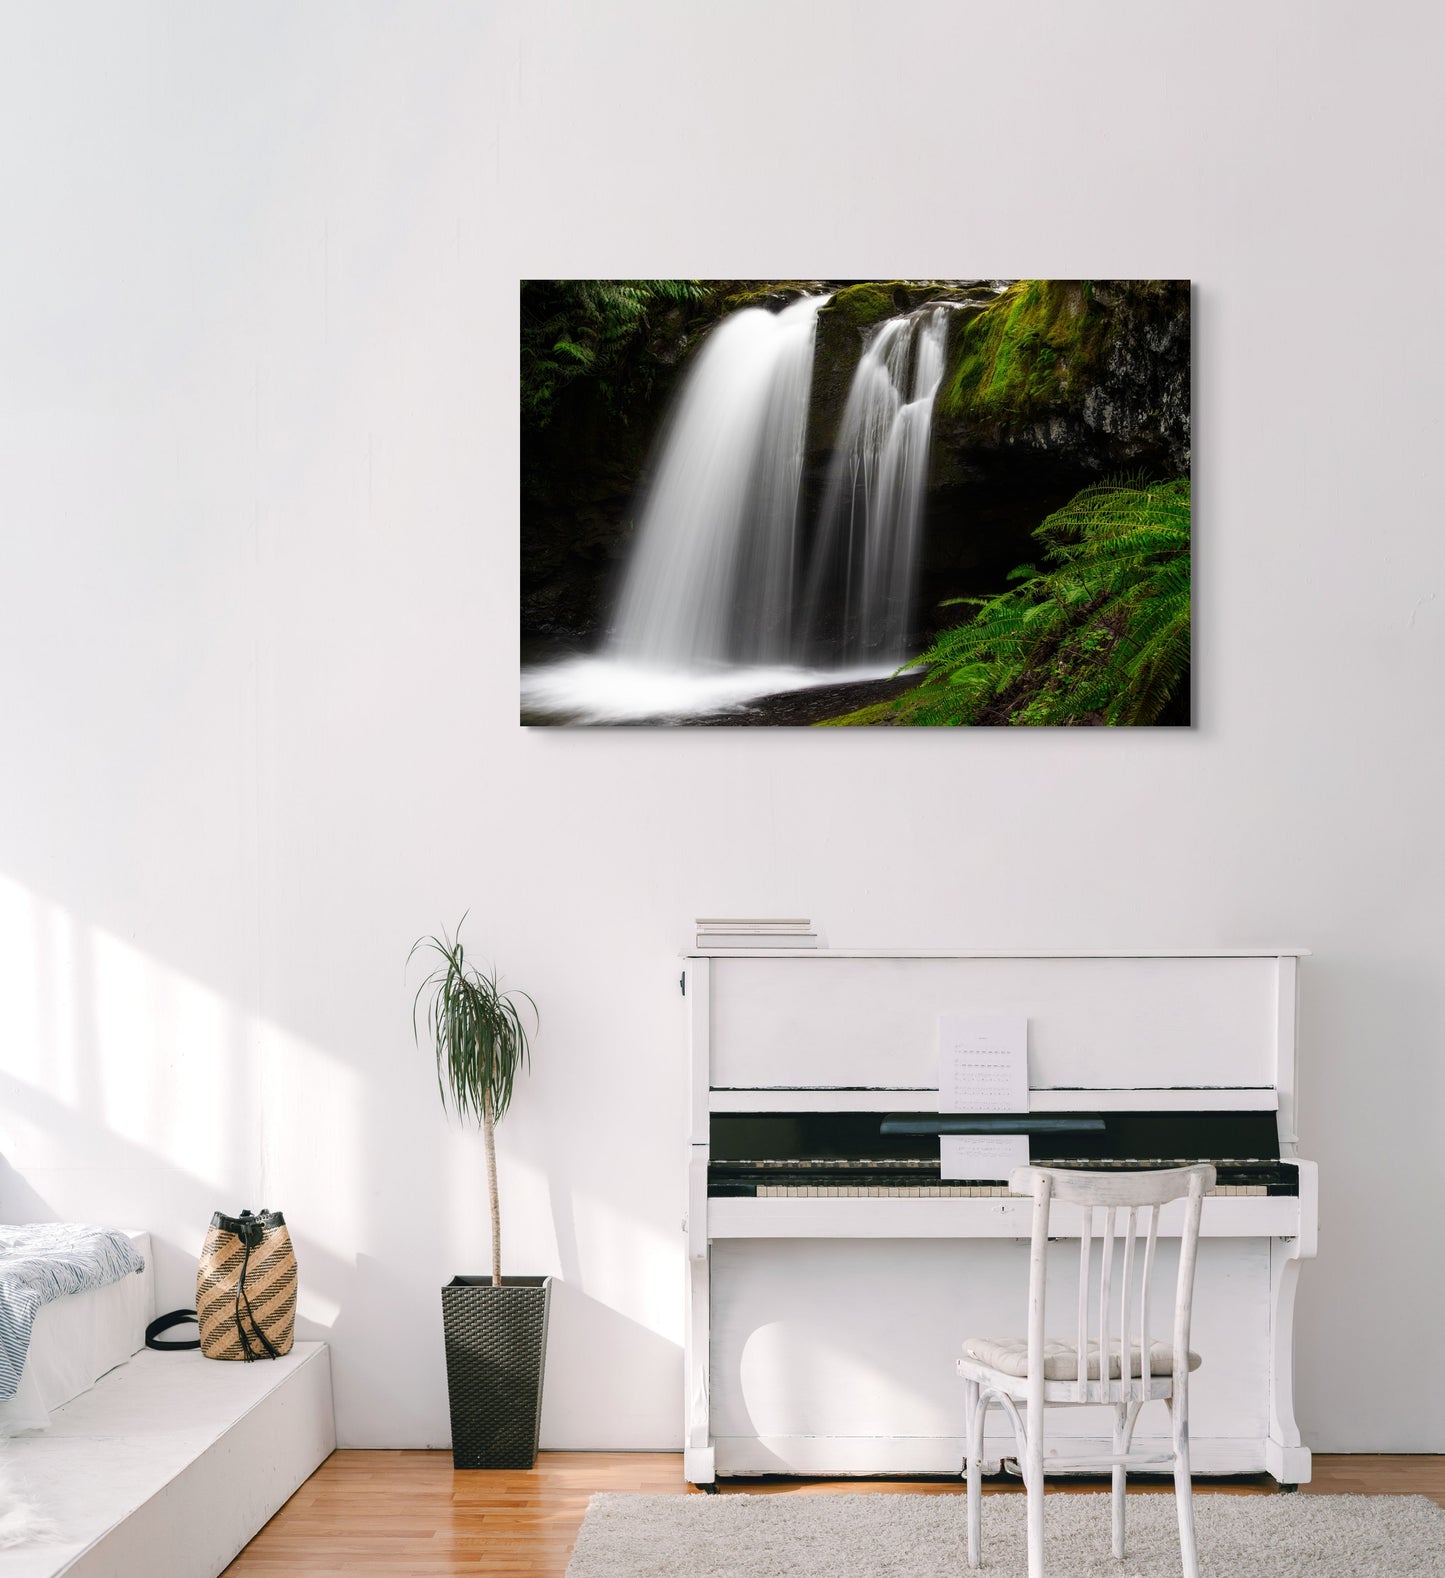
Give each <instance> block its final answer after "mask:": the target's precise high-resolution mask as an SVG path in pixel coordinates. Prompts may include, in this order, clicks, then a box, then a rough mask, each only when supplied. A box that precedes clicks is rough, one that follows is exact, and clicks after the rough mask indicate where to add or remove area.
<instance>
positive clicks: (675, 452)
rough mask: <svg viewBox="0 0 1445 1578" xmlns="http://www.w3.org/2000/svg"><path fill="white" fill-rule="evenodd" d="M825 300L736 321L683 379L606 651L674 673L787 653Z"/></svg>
mask: <svg viewBox="0 0 1445 1578" xmlns="http://www.w3.org/2000/svg"><path fill="white" fill-rule="evenodd" d="M826 300H827V297H826V296H812V297H805V298H803V299H802V300H800V301H795V302H794V303H793V304H792V305H791V306H789V307H785V308H784V309H783V310H782V311H781V312H767V311H765V310H763V309H762V308H760V307H753V308H746V309H745V310H743V311H742V312H736V313H733V314H732V316H730V317H728V318H726V319H724V321H723V322H722V323H721V324H720V325H719V326H718V327H717V328H716V329H715V330H714V331H713V333H712V334H711V335H710V336H709V338H708V341H707V343H706V344H705V345H704V346H703V348H702V351H701V352H700V354H699V356H698V359H697V365H696V366H695V367H694V368H693V370H692V371H691V373H690V374H689V375H688V379H687V382H686V384H685V386H684V388H683V392H682V399H681V403H680V405H679V406H678V409H677V412H676V414H675V416H674V418H673V421H672V424H671V427H670V430H669V432H668V434H667V437H666V441H665V443H664V445H663V448H662V454H661V459H660V461H659V463H658V468H657V476H656V479H655V481H654V483H653V485H652V489H651V491H650V493H649V496H648V499H647V504H646V508H645V509H644V511H643V515H642V522H641V525H640V527H639V529H638V537H637V542H636V545H635V547H634V548H633V552H632V560H631V563H630V565H629V566H628V570H627V576H626V579H625V581H624V583H623V587H622V593H621V597H620V598H619V601H618V605H617V612H616V616H615V620H614V624H613V631H612V636H611V639H610V642H609V646H608V651H609V653H610V654H611V655H612V656H614V657H616V658H620V659H623V660H626V661H629V662H632V663H637V664H642V665H645V666H656V667H666V668H668V669H671V670H673V671H674V672H675V671H677V670H679V669H681V670H683V671H686V672H698V671H707V670H711V669H715V667H716V666H717V665H719V664H727V665H730V666H737V665H752V664H755V665H778V664H782V663H786V662H787V661H788V660H789V659H790V658H791V656H792V654H793V648H794V631H793V605H794V586H793V574H794V565H795V563H796V559H797V532H798V492H799V484H800V482H801V480H802V471H803V440H804V434H805V430H806V427H807V420H808V399H809V395H810V393H811V391H812V384H813V340H814V332H815V330H816V327H817V320H818V309H819V308H820V307H821V306H822V305H823V303H824V302H825V301H826Z"/></svg>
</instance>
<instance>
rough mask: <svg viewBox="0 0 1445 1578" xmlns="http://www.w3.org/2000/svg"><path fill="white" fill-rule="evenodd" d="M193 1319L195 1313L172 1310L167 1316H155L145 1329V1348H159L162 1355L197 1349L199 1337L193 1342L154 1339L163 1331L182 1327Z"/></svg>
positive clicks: (199, 1341) (199, 1342) (199, 1343)
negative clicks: (158, 1340)
mask: <svg viewBox="0 0 1445 1578" xmlns="http://www.w3.org/2000/svg"><path fill="white" fill-rule="evenodd" d="M195 1318H196V1312H195V1311H194V1310H172V1311H171V1312H170V1314H169V1315H157V1316H156V1318H155V1319H154V1320H153V1321H152V1322H151V1323H150V1325H149V1326H147V1327H146V1347H147V1348H159V1349H160V1351H161V1352H162V1353H171V1352H175V1353H180V1352H182V1351H183V1350H185V1349H187V1348H199V1347H200V1346H201V1339H200V1338H199V1337H197V1338H196V1340H195V1341H194V1342H157V1341H156V1338H157V1337H159V1336H160V1334H161V1333H162V1332H163V1331H169V1330H170V1329H171V1327H172V1326H184V1325H185V1324H186V1322H187V1321H194V1320H195Z"/></svg>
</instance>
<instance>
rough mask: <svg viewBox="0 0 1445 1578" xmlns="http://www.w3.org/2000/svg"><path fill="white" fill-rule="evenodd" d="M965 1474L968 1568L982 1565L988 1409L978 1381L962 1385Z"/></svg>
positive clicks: (966, 1382)
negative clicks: (984, 1451) (980, 1398)
mask: <svg viewBox="0 0 1445 1578" xmlns="http://www.w3.org/2000/svg"><path fill="white" fill-rule="evenodd" d="M963 1409H964V1418H965V1425H964V1431H965V1435H964V1459H963V1465H964V1470H965V1472H966V1473H967V1474H968V1565H969V1566H970V1567H977V1566H978V1564H979V1563H980V1561H982V1559H983V1557H982V1553H981V1549H980V1547H981V1543H982V1540H981V1536H982V1524H983V1420H984V1415H985V1414H986V1413H987V1412H988V1409H987V1408H985V1407H984V1406H983V1404H982V1403H981V1402H980V1401H979V1384H978V1382H977V1381H965V1382H964V1383H963Z"/></svg>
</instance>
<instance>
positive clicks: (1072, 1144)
mask: <svg viewBox="0 0 1445 1578" xmlns="http://www.w3.org/2000/svg"><path fill="white" fill-rule="evenodd" d="M1297 958H1298V955H1297V954H1295V953H1239V954H1228V953H1223V954H1194V955H1094V956H1088V957H1081V956H1078V955H1072V956H1050V955H1031V956H992V955H990V956H984V955H965V954H880V953H873V954H844V953H826V952H820V953H811V952H809V953H805V954H797V953H794V954H792V955H790V956H786V957H782V956H779V955H772V956H769V955H767V954H765V953H763V952H758V953H756V954H753V955H749V956H746V957H743V958H737V957H735V956H728V957H725V958H724V957H711V956H708V955H706V954H701V953H700V954H695V955H691V956H689V958H688V961H687V967H686V970H685V974H684V980H683V985H684V990H685V994H686V996H687V997H688V999H689V1007H690V1009H691V1016H690V1017H691V1043H692V1046H691V1050H692V1076H693V1078H692V1093H691V1094H692V1101H691V1135H690V1139H691V1166H690V1175H689V1210H688V1217H687V1222H686V1231H687V1238H688V1255H689V1280H688V1309H687V1323H686V1349H687V1354H686V1368H687V1386H688V1392H687V1417H686V1437H685V1467H686V1472H687V1474H688V1477H689V1478H690V1479H692V1480H694V1481H695V1482H698V1483H707V1482H709V1481H710V1480H711V1479H713V1478H714V1477H716V1476H717V1475H718V1474H730V1475H748V1474H758V1473H802V1474H889V1473H894V1474H906V1473H955V1472H957V1471H958V1469H959V1465H960V1464H961V1461H962V1451H963V1449H962V1399H961V1398H960V1397H958V1396H956V1395H955V1392H954V1389H953V1388H952V1387H951V1386H950V1380H951V1378H952V1376H953V1360H954V1359H955V1358H956V1356H957V1354H956V1349H957V1342H958V1340H959V1339H960V1338H961V1336H962V1335H963V1334H964V1332H965V1330H972V1331H981V1330H986V1329H997V1330H1000V1331H1005V1332H1006V1331H1010V1330H1014V1329H1019V1330H1022V1329H1023V1327H1022V1322H1023V1300H1024V1296H1025V1291H1026V1285H1027V1238H1028V1233H1029V1210H1030V1203H1029V1202H1028V1201H1026V1200H1017V1199H1015V1198H1013V1197H1012V1196H1011V1195H1010V1194H1009V1192H1008V1188H1007V1185H1006V1184H1003V1183H1001V1182H999V1181H998V1180H996V1179H953V1178H949V1179H944V1178H942V1177H941V1175H940V1165H939V1137H940V1135H941V1134H943V1133H959V1132H1005V1133H1007V1132H1014V1133H1018V1132H1027V1133H1028V1134H1029V1140H1030V1148H1031V1159H1032V1160H1033V1161H1035V1162H1042V1163H1046V1164H1047V1165H1051V1166H1078V1167H1087V1168H1091V1169H1101V1168H1141V1167H1169V1166H1180V1165H1185V1164H1188V1163H1191V1162H1196V1161H1208V1162H1211V1163H1213V1164H1214V1166H1215V1167H1216V1169H1217V1170H1218V1175H1219V1176H1218V1181H1217V1184H1216V1188H1215V1191H1214V1192H1213V1195H1212V1197H1211V1198H1210V1199H1209V1201H1208V1202H1207V1203H1206V1206H1205V1211H1204V1217H1203V1225H1202V1237H1203V1240H1204V1242H1203V1243H1202V1245H1201V1253H1200V1267H1199V1278H1198V1283H1197V1292H1196V1327H1195V1335H1196V1338H1197V1341H1196V1342H1195V1344H1194V1345H1195V1346H1196V1347H1197V1348H1198V1349H1199V1350H1200V1351H1201V1352H1203V1353H1204V1355H1205V1368H1204V1369H1203V1370H1201V1372H1200V1377H1203V1378H1202V1379H1199V1378H1197V1379H1196V1382H1195V1385H1194V1387H1193V1388H1192V1390H1191V1401H1192V1414H1193V1418H1192V1421H1191V1423H1192V1426H1193V1429H1192V1434H1193V1437H1194V1460H1195V1469H1196V1472H1200V1473H1205V1474H1208V1473H1240V1472H1256V1471H1259V1470H1262V1469H1267V1470H1268V1471H1269V1472H1271V1473H1273V1474H1274V1475H1275V1476H1276V1477H1277V1478H1278V1479H1280V1480H1281V1481H1283V1482H1286V1483H1292V1484H1297V1483H1300V1482H1301V1481H1303V1480H1305V1479H1307V1478H1308V1477H1309V1451H1308V1449H1307V1448H1306V1447H1305V1446H1304V1445H1303V1444H1302V1442H1301V1440H1300V1437H1299V1432H1298V1429H1297V1426H1296V1424H1295V1421H1294V1415H1293V1392H1292V1388H1293V1363H1292V1328H1293V1302H1294V1295H1295V1286H1296V1280H1297V1277H1298V1272H1299V1268H1300V1265H1301V1263H1302V1262H1303V1261H1304V1260H1306V1259H1308V1258H1309V1257H1310V1256H1312V1255H1313V1253H1314V1246H1315V1235H1316V1217H1317V1206H1316V1200H1317V1190H1316V1179H1315V1170H1314V1166H1313V1164H1312V1163H1310V1162H1308V1161H1303V1160H1301V1159H1300V1158H1299V1157H1298V1155H1297V1137H1296V1135H1295V1133H1294V1096H1295V1060H1296V1048H1295V1014H1294V1002H1295V989H1296V961H1297ZM953 1011H966V1012H993V1011H998V1012H1017V1013H1023V1014H1025V1015H1026V1016H1027V1017H1028V1019H1029V1068H1030V1082H1031V1086H1032V1087H1033V1088H1032V1091H1031V1097H1030V1111H1029V1113H1027V1114H1016V1115H1001V1116H994V1115H986V1116H985V1115H979V1116H975V1115H970V1114H955V1113H949V1114H941V1113H939V1112H938V1111H937V1104H938V1097H937V1089H936V1081H937V1044H936V1024H937V1017H938V1015H939V1014H941V1013H944V1012H953ZM1201 1025H1202V1026H1203V1030H1201ZM930 1078H931V1079H932V1081H933V1085H934V1088H932V1089H930V1088H929V1086H928V1084H927V1081H928V1080H929V1079H930ZM1056 1223H1057V1227H1058V1231H1059V1235H1060V1236H1062V1237H1066V1236H1067V1235H1068V1232H1069V1230H1070V1227H1071V1218H1070V1216H1069V1214H1068V1213H1067V1212H1065V1211H1061V1212H1059V1213H1056ZM1172 1231H1173V1232H1174V1234H1175V1235H1176V1236H1177V1232H1178V1228H1177V1226H1176V1227H1174V1228H1173V1229H1172ZM1170 1232H1171V1219H1170V1216H1169V1212H1168V1211H1167V1210H1166V1212H1165V1215H1164V1219H1163V1221H1162V1222H1161V1234H1162V1235H1163V1238H1162V1239H1161V1248H1162V1249H1163V1252H1164V1253H1165V1255H1166V1258H1167V1254H1168V1253H1169V1252H1170V1251H1169V1250H1168V1248H1167V1247H1165V1244H1166V1241H1167V1238H1168V1236H1169V1234H1170ZM1059 1247H1060V1249H1061V1250H1066V1249H1067V1246H1066V1245H1060V1246H1059ZM1052 1276H1053V1273H1052V1272H1051V1279H1052ZM1066 1276H1067V1274H1066V1273H1065V1277H1066ZM1051 1286H1052V1281H1051ZM1059 1288H1060V1294H1061V1296H1062V1295H1063V1288H1064V1284H1063V1282H1062V1281H1061V1282H1060V1283H1059ZM1065 1302H1069V1300H1068V1299H1067V1298H1066V1299H1065ZM1092 1413H1093V1411H1092V1410H1091V1411H1085V1410H1080V1411H1079V1412H1078V1415H1077V1420H1078V1423H1077V1424H1075V1426H1074V1428H1075V1430H1076V1431H1078V1432H1081V1433H1082V1438H1083V1440H1085V1441H1087V1442H1092V1441H1094V1440H1096V1439H1097V1440H1099V1441H1100V1443H1101V1449H1102V1448H1103V1447H1105V1446H1106V1445H1107V1439H1108V1421H1107V1419H1105V1418H1101V1419H1099V1420H1095V1419H1093V1418H1092ZM1160 1413H1161V1418H1160V1420H1158V1421H1154V1422H1153V1424H1152V1426H1151V1425H1150V1421H1149V1415H1148V1413H1147V1412H1146V1415H1145V1416H1144V1418H1143V1419H1142V1420H1141V1423H1140V1427H1139V1428H1140V1432H1141V1437H1140V1439H1141V1442H1142V1441H1143V1440H1146V1439H1147V1438H1148V1434H1149V1431H1150V1429H1152V1430H1153V1432H1154V1433H1156V1434H1158V1435H1160V1436H1162V1435H1164V1434H1165V1433H1166V1431H1167V1425H1166V1423H1165V1422H1164V1420H1163V1416H1162V1409H1161V1410H1160ZM996 1444H997V1446H998V1453H999V1456H1000V1457H1002V1456H1005V1455H1011V1451H1012V1449H1011V1447H1010V1446H1009V1445H1008V1442H1007V1440H1006V1439H1005V1436H1004V1435H1003V1434H1000V1436H999V1438H998V1440H997V1443H996ZM1078 1445H1079V1443H1078V1442H1072V1443H1070V1449H1071V1450H1077V1449H1078Z"/></svg>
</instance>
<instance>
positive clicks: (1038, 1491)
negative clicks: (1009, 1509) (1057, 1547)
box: [1023, 1408, 1044, 1578]
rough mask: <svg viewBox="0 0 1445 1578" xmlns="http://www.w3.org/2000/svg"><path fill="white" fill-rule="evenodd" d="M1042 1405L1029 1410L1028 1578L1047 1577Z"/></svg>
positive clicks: (1026, 1478)
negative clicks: (1045, 1566) (1045, 1562)
mask: <svg viewBox="0 0 1445 1578" xmlns="http://www.w3.org/2000/svg"><path fill="white" fill-rule="evenodd" d="M1043 1412H1044V1411H1043V1409H1042V1408H1030V1409H1029V1411H1028V1441H1027V1443H1026V1453H1025V1457H1026V1461H1025V1463H1024V1465H1023V1468H1024V1492H1025V1494H1026V1496H1027V1497H1028V1530H1029V1578H1044V1419H1043Z"/></svg>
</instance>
